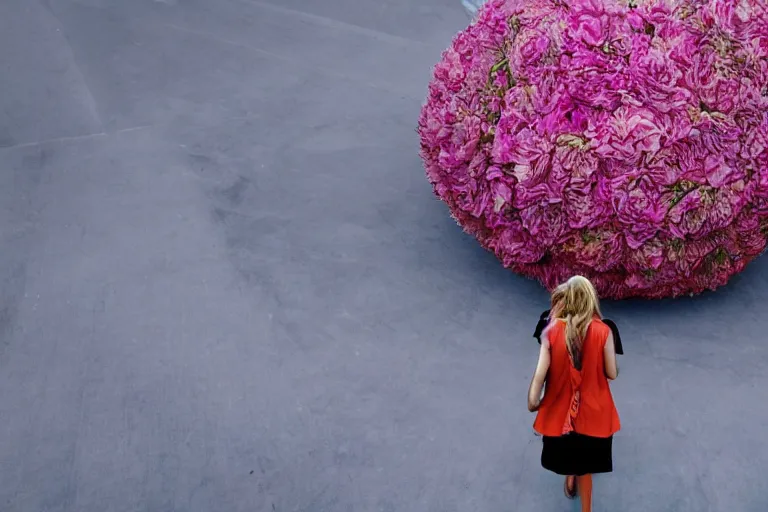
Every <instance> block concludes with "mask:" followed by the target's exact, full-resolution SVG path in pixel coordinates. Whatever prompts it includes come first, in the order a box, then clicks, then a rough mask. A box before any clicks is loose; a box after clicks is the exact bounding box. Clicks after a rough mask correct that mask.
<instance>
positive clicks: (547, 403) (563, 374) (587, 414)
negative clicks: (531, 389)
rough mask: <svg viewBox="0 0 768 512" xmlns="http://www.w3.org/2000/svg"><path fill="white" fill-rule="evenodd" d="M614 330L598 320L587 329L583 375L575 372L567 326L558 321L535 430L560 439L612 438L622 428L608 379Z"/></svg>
mask: <svg viewBox="0 0 768 512" xmlns="http://www.w3.org/2000/svg"><path fill="white" fill-rule="evenodd" d="M610 332H611V330H610V328H609V327H608V326H607V325H605V324H604V323H603V322H602V321H600V320H599V319H597V318H595V319H593V320H592V322H591V323H590V324H589V327H588V328H587V335H586V337H585V338H584V343H583V344H582V350H581V371H579V370H577V369H576V368H574V366H573V363H571V356H570V355H569V354H568V347H567V345H566V343H565V322H564V321H562V320H558V321H556V322H555V325H553V326H552V327H551V328H550V329H549V331H548V333H547V336H548V338H549V352H550V356H551V357H550V363H549V371H548V372H547V381H546V386H545V389H544V398H543V399H542V401H541V405H540V406H539V412H538V414H537V415H536V421H535V422H534V423H533V428H534V430H536V432H538V433H539V434H541V435H544V436H551V437H558V436H562V435H564V434H567V433H569V432H577V433H579V434H583V435H587V436H592V437H610V436H612V435H613V434H614V433H616V432H618V431H619V429H620V428H621V424H620V422H619V413H618V411H617V410H616V405H615V404H614V403H613V395H611V388H610V386H609V384H608V378H607V377H606V376H605V360H604V357H603V349H604V348H605V342H606V341H607V340H608V334H609V333H610Z"/></svg>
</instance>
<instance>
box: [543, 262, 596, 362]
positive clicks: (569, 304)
mask: <svg viewBox="0 0 768 512" xmlns="http://www.w3.org/2000/svg"><path fill="white" fill-rule="evenodd" d="M561 288H562V290H561ZM556 293H559V294H562V298H561V299H560V301H561V304H562V309H561V311H560V312H559V314H558V317H559V318H562V319H564V320H565V343H566V345H567V347H568V352H569V353H570V354H571V359H573V365H574V366H575V367H576V369H577V370H580V369H581V349H582V346H583V343H584V338H585V337H586V335H587V329H588V328H589V324H590V322H591V321H592V319H593V318H594V317H595V316H597V317H598V318H602V314H601V313H600V301H599V300H598V298H597V292H596V291H595V287H594V286H592V283H590V282H589V279H587V278H586V277H583V276H573V277H572V278H570V279H569V280H568V281H566V282H565V283H563V284H561V285H560V286H558V287H557V288H556V289H555V291H554V292H553V293H552V300H553V303H554V300H555V294H556Z"/></svg>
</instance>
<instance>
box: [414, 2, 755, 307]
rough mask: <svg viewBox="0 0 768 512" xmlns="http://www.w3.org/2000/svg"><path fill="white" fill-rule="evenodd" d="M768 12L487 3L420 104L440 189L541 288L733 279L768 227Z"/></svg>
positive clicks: (468, 223) (653, 293)
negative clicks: (576, 280)
mask: <svg viewBox="0 0 768 512" xmlns="http://www.w3.org/2000/svg"><path fill="white" fill-rule="evenodd" d="M766 21H767V17H766V11H765V10H764V4H763V3H762V2H758V1H755V0H750V1H748V0H741V1H736V0H710V1H697V0H679V1H668V2H664V1H647V0H627V1H619V0H568V1H565V0H491V1H490V2H489V3H488V4H487V5H486V6H485V7H484V8H483V10H482V11H481V13H480V15H479V17H478V19H477V20H476V21H475V22H474V23H473V24H472V25H471V26H470V27H469V28H467V29H466V30H465V31H463V32H461V33H460V34H458V35H457V36H456V38H455V39H454V41H453V44H452V46H451V47H450V48H449V49H448V50H446V51H445V52H444V54H443V57H442V60H441V62H440V63H439V64H438V65H437V66H436V68H435V72H434V79H433V81H432V83H431V84H430V86H429V97H428V99H427V102H426V104H425V106H424V108H423V110H422V112H421V117H420V119H419V133H420V136H421V144H422V157H423V159H424V162H425V166H426V170H427V175H428V177H429V180H430V182H431V183H432V184H433V186H434V190H435V193H436V194H437V195H438V196H439V197H440V198H441V199H442V200H443V201H445V202H446V203H447V204H448V206H449V208H450V210H451V213H452V214H453V216H454V217H455V218H456V219H457V221H458V222H459V224H460V225H461V226H463V227H464V229H465V230H466V231H467V232H469V233H471V234H473V235H474V236H475V237H477V239H478V240H479V241H480V243H481V244H482V245H483V246H484V247H486V248H487V249H489V250H491V251H493V252H494V253H495V254H496V256H497V257H498V258H499V259H501V261H502V262H503V264H504V265H505V266H506V267H508V268H510V269H512V270H514V271H516V272H519V273H521V274H524V275H527V276H530V277H533V278H536V279H538V280H540V281H541V282H542V283H543V284H544V285H545V286H547V287H548V288H552V287H554V286H555V285H556V284H558V283H560V282H562V281H564V280H565V279H567V278H568V277H570V276H571V275H573V274H583V275H586V276H588V277H589V278H591V279H592V281H593V282H594V283H595V285H596V287H597V288H598V290H599V292H600V293H601V294H602V295H603V296H606V297H612V298H624V297H631V296H641V297H649V298H657V297H666V296H677V295H680V294H686V293H690V294H693V293H699V292H701V291H703V290H705V289H714V288H716V287H717V286H721V285H723V284H725V283H726V282H727V281H728V279H729V278H730V277H731V276H732V275H734V274H735V273H737V272H739V271H741V270H742V269H743V268H744V266H745V265H746V264H747V263H748V262H749V261H751V260H752V259H754V258H755V257H756V256H758V255H759V254H760V253H761V252H762V251H763V249H764V248H765V246H766V239H767V238H768V116H767V115H766V113H767V112H768V23H767V22H766Z"/></svg>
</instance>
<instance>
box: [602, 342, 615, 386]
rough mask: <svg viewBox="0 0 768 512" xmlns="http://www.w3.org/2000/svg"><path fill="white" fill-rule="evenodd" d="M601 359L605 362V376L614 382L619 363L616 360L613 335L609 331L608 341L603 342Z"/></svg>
mask: <svg viewBox="0 0 768 512" xmlns="http://www.w3.org/2000/svg"><path fill="white" fill-rule="evenodd" d="M603 359H604V360H605V376H606V377H608V378H609V379H610V380H614V379H615V378H616V377H618V376H619V362H618V361H617V360H616V345H615V344H614V343H613V333H612V332H610V331H609V333H608V339H607V340H605V347H604V348H603Z"/></svg>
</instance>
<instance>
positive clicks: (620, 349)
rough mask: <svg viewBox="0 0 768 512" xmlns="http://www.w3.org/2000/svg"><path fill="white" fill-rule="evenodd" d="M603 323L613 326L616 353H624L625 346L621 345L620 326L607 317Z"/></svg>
mask: <svg viewBox="0 0 768 512" xmlns="http://www.w3.org/2000/svg"><path fill="white" fill-rule="evenodd" d="M603 323H604V324H605V325H607V326H608V327H610V328H611V332H612V333H613V344H614V345H616V353H617V354H619V355H624V347H622V346H621V334H619V328H618V327H617V326H616V323H615V322H614V321H613V320H608V319H607V318H603Z"/></svg>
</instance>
